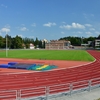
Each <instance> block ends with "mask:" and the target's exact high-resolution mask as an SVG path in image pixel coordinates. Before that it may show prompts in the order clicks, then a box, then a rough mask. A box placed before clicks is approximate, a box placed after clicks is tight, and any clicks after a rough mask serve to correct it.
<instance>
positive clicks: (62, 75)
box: [0, 51, 100, 100]
mask: <svg viewBox="0 0 100 100" xmlns="http://www.w3.org/2000/svg"><path fill="white" fill-rule="evenodd" d="M87 52H88V53H90V54H91V55H92V56H93V57H94V58H96V61H94V62H93V63H90V64H88V65H82V66H79V67H73V68H68V69H58V70H52V71H46V72H34V73H23V74H6V73H5V74H1V75H0V91H1V90H18V91H19V90H23V89H25V88H27V89H28V88H30V90H23V91H22V94H25V93H32V92H33V90H32V88H36V87H41V86H51V85H59V84H67V83H73V82H78V81H83V80H90V79H94V78H100V52H98V51H87ZM81 84H85V85H86V84H87V83H84V82H81V83H80V85H81ZM98 84H100V83H98ZM77 85H79V84H75V85H73V89H77V88H78V87H77ZM91 85H93V84H91ZM64 87H66V86H60V87H51V88H50V90H53V89H54V88H58V89H60V88H64ZM36 91H38V92H39V91H43V88H41V89H39V90H36ZM36 91H35V92H36ZM62 91H66V90H62ZM62 91H61V92H62ZM55 92H58V90H57V91H54V92H51V93H55ZM0 93H1V92H0ZM1 94H2V93H1ZM1 94H0V95H1ZM8 94H9V93H8ZM41 94H43V93H42V92H41V93H40V94H38V95H41ZM2 95H3V94H2ZM6 95H7V94H6ZM29 96H34V94H27V95H23V96H21V97H22V98H23V97H29ZM35 96H36V94H35ZM0 100H2V99H0Z"/></svg>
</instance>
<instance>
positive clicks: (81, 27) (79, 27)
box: [60, 23, 85, 29]
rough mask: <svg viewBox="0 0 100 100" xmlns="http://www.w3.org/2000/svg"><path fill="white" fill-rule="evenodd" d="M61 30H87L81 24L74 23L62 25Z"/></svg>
mask: <svg viewBox="0 0 100 100" xmlns="http://www.w3.org/2000/svg"><path fill="white" fill-rule="evenodd" d="M60 28H64V29H85V26H84V25H81V24H79V23H72V25H62V26H60Z"/></svg>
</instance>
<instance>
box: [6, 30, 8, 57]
mask: <svg viewBox="0 0 100 100" xmlns="http://www.w3.org/2000/svg"><path fill="white" fill-rule="evenodd" d="M7 41H8V40H7V29H6V57H8V51H7V47H8V44H7V43H8V42H7Z"/></svg>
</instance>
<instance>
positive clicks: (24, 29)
mask: <svg viewBox="0 0 100 100" xmlns="http://www.w3.org/2000/svg"><path fill="white" fill-rule="evenodd" d="M20 30H21V31H28V29H27V28H26V27H21V28H20Z"/></svg>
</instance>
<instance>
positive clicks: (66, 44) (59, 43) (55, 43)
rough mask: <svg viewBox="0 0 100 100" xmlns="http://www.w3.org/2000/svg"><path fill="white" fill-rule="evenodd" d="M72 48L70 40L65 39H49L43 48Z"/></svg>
mask: <svg viewBox="0 0 100 100" xmlns="http://www.w3.org/2000/svg"><path fill="white" fill-rule="evenodd" d="M69 48H72V45H71V42H70V41H66V40H51V41H50V42H48V43H46V44H45V49H60V50H61V49H69Z"/></svg>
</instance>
